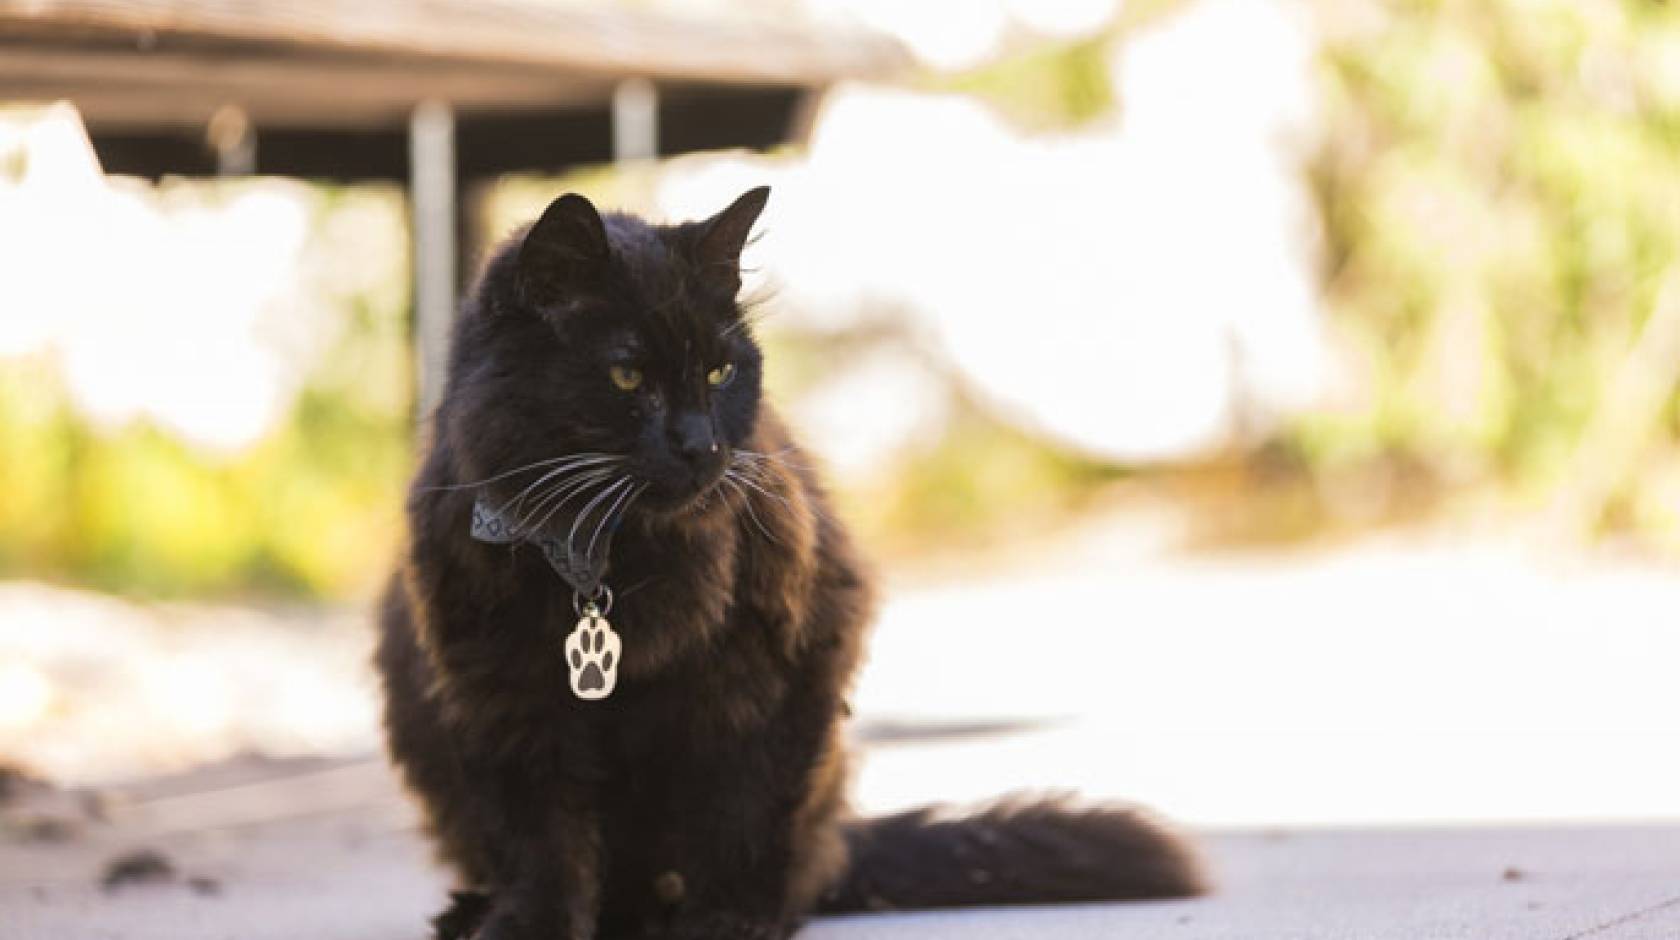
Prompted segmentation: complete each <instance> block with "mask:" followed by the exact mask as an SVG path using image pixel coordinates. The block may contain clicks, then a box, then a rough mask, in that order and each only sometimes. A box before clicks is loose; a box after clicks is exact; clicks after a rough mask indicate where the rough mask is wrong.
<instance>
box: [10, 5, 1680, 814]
mask: <svg viewBox="0 0 1680 940" xmlns="http://www.w3.org/2000/svg"><path fill="white" fill-rule="evenodd" d="M109 6H110V5H103V6H102V5H100V4H92V3H87V4H84V3H77V2H60V0H53V2H37V3H21V4H14V3H0V41H3V51H0V62H7V61H8V60H9V63H10V64H9V65H8V64H0V99H4V100H7V101H9V103H5V104H3V105H0V577H3V579H4V580H3V581H0V763H4V764H6V765H8V766H10V767H12V768H13V769H15V770H17V771H20V772H23V773H25V774H28V775H31V776H36V777H40V778H43V779H45V780H48V781H51V782H53V783H56V784H60V785H65V786H95V787H112V786H116V787H120V786H123V785H132V784H133V783H134V782H135V781H142V780H145V779H147V778H152V777H155V776H157V775H160V774H171V773H176V772H180V771H185V770H188V769H191V768H196V767H201V766H204V765H207V764H217V763H220V762H227V761H230V760H235V761H237V760H245V761H253V760H272V759H279V758H308V759H311V760H316V759H330V760H331V761H332V762H334V763H332V764H331V766H332V767H335V768H339V769H338V770H335V771H334V773H339V774H341V775H340V776H335V777H332V778H331V779H332V780H334V781H338V783H339V784H342V783H343V781H344V780H345V779H348V778H346V777H344V776H342V773H343V768H351V769H352V771H354V768H357V767H366V768H373V769H371V770H367V771H366V774H368V775H379V774H382V773H383V771H382V770H380V769H378V768H379V767H380V766H381V765H380V763H379V757H378V752H379V747H380V743H379V734H378V727H377V716H378V702H377V692H376V687H375V685H374V683H373V681H372V678H371V674H370V670H369V668H368V665H367V662H366V658H367V653H368V650H369V648H370V642H371V626H370V617H369V613H370V607H371V599H372V597H373V595H374V592H375V591H376V590H377V589H378V587H379V585H380V582H381V579H382V578H383V577H384V575H385V573H386V572H387V570H388V568H389V566H390V564H391V561H392V559H393V558H394V556H395V554H396V552H397V550H398V546H399V543H400V540H401V537H402V518H401V502H402V494H403V488H404V485H405V483H406V479H407V477H408V475H409V473H410V471H411V468H412V466H413V463H414V460H415V458H416V448H417V442H416V433H415V429H416V422H417V415H418V414H420V413H422V412H423V411H424V408H425V407H426V404H427V396H428V395H429V394H431V393H432V392H433V391H434V390H435V384H434V382H435V368H434V367H431V366H428V363H435V362H436V361H437V358H436V357H437V355H438V350H439V348H440V347H439V346H438V337H439V336H440V335H441V334H440V324H442V323H444V322H446V320H447V315H448V314H447V311H448V310H449V309H450V302H451V297H452V296H453V294H454V292H455V290H456V289H457V287H458V285H459V282H460V281H463V280H466V279H470V277H471V274H472V272H473V269H474V265H475V264H476V261H477V259H478V258H480V257H481V255H482V252H483V251H484V250H485V248H486V247H487V246H489V245H492V244H494V243H495V242H496V241H497V240H498V239H499V238H500V237H501V236H502V234H503V233H505V232H507V231H508V230H510V229H511V228H512V227H513V226H515V225H517V224H518V223H520V222H521V221H524V220H526V219H528V218H530V217H532V216H533V215H534V214H535V213H536V212H538V211H540V209H541V208H542V207H543V206H544V205H546V203H547V201H548V200H549V199H551V198H553V197H554V196H555V195H557V194H558V193H560V192H562V191H566V190H578V191H582V192H584V193H586V194H588V195H589V196H590V197H591V198H593V199H595V200H596V201H597V202H598V204H602V205H608V206H619V207H624V208H628V209H632V210H635V211H638V212H644V213H649V214H652V215H654V216H657V217H660V218H666V219H687V218H693V217H698V216H702V215H705V214H709V213H711V212H713V211H716V209H718V208H719V207H721V206H723V205H725V204H727V203H728V202H729V200H730V199H732V198H733V197H734V196H735V195H736V194H738V193H739V192H740V191H741V190H743V189H745V188H748V187H750V186H754V185H759V184H763V183H768V184H770V185H772V186H773V187H774V196H773V198H772V200H771V203H770V207H769V210H768V211H767V212H766V214H765V216H764V221H763V224H762V235H761V237H760V238H759V239H758V241H757V242H756V243H755V244H754V245H753V246H752V247H751V248H750V249H749V253H748V256H747V264H748V265H749V266H750V267H751V268H752V269H753V274H752V277H751V278H750V279H749V284H748V287H747V290H748V292H749V294H751V295H752V296H753V298H754V299H755V301H756V302H758V303H759V304H760V305H761V309H762V311H763V317H762V320H761V321H760V327H759V329H760V332H761V337H762V339H763V340H764V342H765V344H766V346H767V349H768V356H769V368H770V386H771V394H772V396H773V398H774V400H775V401H776V402H777V404H778V406H779V407H780V408H781V409H782V410H783V411H784V413H785V414H787V415H788V416H789V418H790V419H791V421H792V423H793V424H794V426H795V427H796V428H797V430H798V432H799V434H800V435H801V437H802V439H803V441H804V443H805V444H806V446H807V447H808V448H809V449H810V450H811V451H812V452H813V453H814V454H815V455H816V456H817V457H818V458H819V460H820V462H821V464H822V465H823V466H824V467H825V468H826V471H827V474H828V478H829V480H830V481H831V483H832V485H833V487H834V489H835V491H836V493H837V496H838V500H839V503H840V506H841V507H842V510H843V515H844V517H845V519H846V520H847V521H848V522H849V523H850V524H851V526H852V527H853V528H854V529H855V531H856V533H857V534H858V536H859V538H860V539H861V541H862V542H863V543H864V545H865V546H866V547H867V549H868V551H869V553H870V554H871V555H872V556H873V557H874V558H875V559H876V561H877V563H878V566H879V569H880V571H881V572H882V574H883V576H884V578H885V583H886V585H887V595H886V596H887V603H886V607H885V610H884V613H883V615H882V618H881V620H880V623H879V626H878V629H877V632H876V637H875V642H874V647H873V655H872V657H871V660H870V663H869V665H868V667H867V669H866V671H865V674H864V675H863V677H862V680H861V682H860V686H859V688H858V691H857V696H856V700H855V702H854V705H855V708H856V713H857V720H856V722H855V729H854V730H855V732H856V737H857V740H858V744H859V746H860V748H861V750H862V753H863V761H862V765H861V769H860V771H859V776H858V797H857V802H858V803H859V805H860V806H861V807H862V808H864V809H866V810H883V809H889V808H894V807H898V806H902V805H907V804H912V803H919V802H923V801H926V800H929V799H969V798H981V797H985V796H987V795H991V794H995V793H998V792H1001V791H1003V790H1007V789H1012V788H1017V787H1023V786H1031V787H1044V786H1051V787H1069V788H1076V789H1079V790H1081V791H1082V792H1085V793H1087V794H1091V795H1098V796H1117V797H1125V798H1133V799H1138V800H1141V801H1143V802H1146V803H1149V804H1151V805H1153V806H1155V807H1157V808H1159V809H1161V810H1163V811H1165V812H1167V813H1169V814H1171V815H1174V816H1176V817H1178V818H1180V819H1183V820H1186V821H1188V822H1191V823H1194V824H1199V825H1208V826H1244V827H1248V826H1261V827H1263V826H1273V825H1286V824H1287V825H1300V824H1311V825H1319V824H1343V823H1379V824H1394V823H1435V822H1489V821H1512V820H1524V821H1532V820H1557V819H1568V820H1589V819H1600V820H1602V819H1647V818H1661V817H1666V818H1676V817H1680V684H1677V683H1676V682H1675V681H1674V668H1675V664H1676V663H1677V662H1680V630H1677V627H1680V624H1677V623H1676V622H1675V611H1676V610H1680V577H1677V576H1676V575H1677V568H1676V563H1677V562H1680V9H1676V7H1675V6H1674V5H1673V4H1665V3H1659V2H1651V0H1591V2H1583V0H1483V2H1452V0H1439V2H1398V0H1395V2H1379V0H1125V2H1122V0H962V2H949V3H939V4H931V3H904V2H893V0H750V2H745V0H744V2H740V3H725V2H721V0H659V2H637V3H628V2H626V3H623V4H614V3H610V2H605V0H602V2H585V0H550V2H546V3H542V2H536V0H530V2H523V3H514V2H507V3H502V4H495V5H484V6H481V7H480V8H479V11H480V12H479V13H476V14H473V15H472V16H466V15H465V14H463V18H462V19H461V20H459V21H449V20H447V19H445V20H443V21H442V22H439V23H430V22H427V21H425V17H424V16H422V15H421V13H422V12H424V11H428V10H433V11H435V10H436V9H441V7H440V6H439V5H420V6H412V7H411V6H409V5H405V4H376V5H373V6H374V7H377V8H378V11H377V16H378V17H379V19H377V20H376V19H375V18H374V17H375V14H374V13H369V14H367V16H366V17H363V16H360V15H358V14H354V13H345V12H344V11H343V10H341V9H339V7H338V6H335V5H331V4H304V5H303V7H304V8H308V9H305V10H304V12H303V13H297V12H296V11H294V14H295V15H294V16H293V17H291V18H288V17H287V16H284V15H281V14H279V13H277V12H275V9H276V8H277V7H278V6H279V5H277V4H251V5H248V6H249V8H250V9H249V10H244V8H243V7H242V8H241V9H242V10H243V12H238V13H230V12H227V10H226V9H225V8H223V7H218V5H216V4H194V3H188V4H185V5H182V4H175V5H174V6H176V7H181V9H182V10H185V11H186V12H184V13H183V12H181V11H179V10H178V11H177V14H178V17H177V18H176V19H174V20H160V21H159V22H160V23H162V25H157V26H153V25H147V24H146V23H145V22H143V21H141V20H138V19H137V20H134V21H133V22H130V21H123V20H120V17H117V14H115V13H112V12H111V11H110V10H109V9H108V7H109ZM131 6H132V7H134V8H136V9H139V10H140V11H141V12H140V13H136V14H133V15H134V16H137V17H138V16H143V15H144V12H145V8H146V7H147V6H148V4H143V3H142V4H134V5H131ZM442 6H447V4H444V5H442ZM315 7H321V8H322V9H323V10H325V9H329V8H330V9H331V10H333V11H336V12H335V14H334V15H343V16H345V17H347V19H346V20H345V21H343V22H339V21H334V20H331V19H330V18H328V19H327V20H326V21H325V25H322V23H316V22H313V21H309V18H310V17H311V16H313V15H314V13H313V12H311V11H314V8H315ZM195 11H196V12H195ZM315 12H319V11H315ZM198 14H202V15H203V16H204V19H203V21H193V20H192V16H193V15H198ZM113 17H117V18H116V19H113ZM218 17H219V18H218ZM521 17H525V18H526V19H521ZM300 21H308V22H307V23H306V25H307V26H308V27H309V28H305V27H304V26H300V25H299V22H300ZM279 30H293V31H295V32H296V33H297V35H291V36H289V37H288V39H287V41H288V42H289V43H290V45H286V44H282V43H279V42H278V41H277V40H275V39H274V37H273V35H271V34H272V33H273V32H275V31H279ZM265 31H266V32H265ZM417 259H418V261H417ZM357 772H359V771H357ZM356 779H366V780H373V779H374V776H366V777H365V778H363V777H357V778H356ZM383 779H384V778H383V777H382V776H380V777H378V780H380V781H382V780H383ZM335 785H337V784H335ZM357 786H360V785H359V784H358V785H357ZM367 786H368V787H370V788H371V789H370V790H356V788H355V786H352V787H351V789H352V790H355V792H356V793H365V792H380V793H384V792H386V791H385V790H382V789H380V788H381V787H385V786H387V785H386V784H384V783H370V784H367ZM335 792H336V791H335ZM343 798H345V799H349V798H350V797H343ZM356 798H360V797H356Z"/></svg>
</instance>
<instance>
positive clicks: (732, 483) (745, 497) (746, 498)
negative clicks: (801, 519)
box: [723, 472, 782, 545]
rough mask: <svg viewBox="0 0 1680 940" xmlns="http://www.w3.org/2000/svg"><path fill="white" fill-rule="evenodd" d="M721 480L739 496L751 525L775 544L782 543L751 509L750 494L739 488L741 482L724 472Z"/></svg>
mask: <svg viewBox="0 0 1680 940" xmlns="http://www.w3.org/2000/svg"><path fill="white" fill-rule="evenodd" d="M723 482H724V483H727V484H729V487H730V488H731V489H733V490H734V491H735V492H736V493H737V494H738V495H739V496H740V497H741V505H743V506H745V507H746V509H747V518H749V519H751V520H752V523H753V525H755V526H758V531H760V532H763V533H764V537H765V538H767V539H769V540H770V541H771V542H774V543H775V544H777V545H780V544H782V540H781V539H779V538H776V536H774V535H772V534H771V532H770V530H769V529H768V528H767V527H766V526H765V525H764V520H762V519H760V518H758V512H757V511H756V510H754V509H753V505H752V496H750V495H749V494H748V493H747V491H746V490H744V489H742V488H741V484H740V483H738V482H737V481H736V479H735V477H734V476H733V475H732V474H730V473H727V472H726V473H724V475H723Z"/></svg>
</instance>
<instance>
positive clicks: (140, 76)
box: [0, 44, 611, 128]
mask: <svg viewBox="0 0 1680 940" xmlns="http://www.w3.org/2000/svg"><path fill="white" fill-rule="evenodd" d="M610 94H611V83H610V82H608V81H607V80H605V79H602V78H601V77H600V76H597V75H585V74H578V73H569V72H565V71H561V70H556V69H535V68H531V67H527V66H500V65H479V66H472V65H466V64H460V63H435V64H426V63H417V62H414V61H412V60H396V59H389V58H386V59H377V60H371V59H370V60H364V61H346V60H343V59H334V58H328V59H325V60H320V61H311V60H308V59H301V58H299V57H297V56H287V55H274V54H272V53H256V54H253V55H250V56H230V55H227V54H225V53H214V54H210V55H193V54H189V53H186V52H182V51H178V50H176V51H169V52H156V53H138V52H133V51H111V50H83V49H77V48H73V47H64V46H56V45H55V46H47V45H44V44H37V45H28V46H18V45H16V44H13V45H3V44H0V98H4V99H10V100H54V99H58V98H68V99H70V100H73V101H75V102H76V104H77V106H78V107H79V108H80V109H81V111H82V114H83V117H84V119H85V120H86V121H87V122H88V123H89V124H90V125H100V126H104V127H112V128H121V127H131V126H132V127H140V126H158V125H166V126H167V125H179V126H194V125H199V124H202V123H203V122H204V121H205V120H206V119H207V118H208V117H209V115H210V114H212V113H214V112H215V110H216V109H217V108H219V107H221V106H222V105H226V104H234V105H238V106H239V107H241V108H243V109H244V110H245V111H246V113H247V114H249V115H250V116H251V118H252V120H253V121H254V122H255V123H256V124H257V125H258V126H275V125H282V126H311V127H320V126H358V125H366V124H369V123H373V124H388V125H391V126H400V125H402V124H403V123H404V122H406V120H407V117H408V114H409V113H410V112H411V111H412V110H413V108H414V105H415V103H416V102H418V101H422V100H428V99H437V100H446V101H451V102H454V103H455V106H456V107H457V108H458V109H460V110H463V111H467V112H471V111H474V110H497V111H502V110H516V109H549V108H555V107H564V106H568V105H579V104H585V103H592V102H596V101H601V100H604V99H606V98H607V97H608V96H609V95H610Z"/></svg>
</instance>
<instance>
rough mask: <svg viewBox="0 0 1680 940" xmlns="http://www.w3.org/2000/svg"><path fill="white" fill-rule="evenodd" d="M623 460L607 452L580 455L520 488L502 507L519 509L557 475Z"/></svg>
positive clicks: (510, 509)
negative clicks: (536, 490)
mask: <svg viewBox="0 0 1680 940" xmlns="http://www.w3.org/2000/svg"><path fill="white" fill-rule="evenodd" d="M622 460H623V458H622V457H617V456H614V455H611V454H605V455H602V456H599V457H588V458H583V457H580V458H578V459H576V460H574V461H569V462H567V463H564V464H561V465H560V466H558V467H555V468H554V469H552V470H550V471H548V472H547V473H545V474H543V475H542V476H541V477H538V478H537V481H536V482H535V483H532V484H531V485H530V486H527V487H525V488H524V489H523V490H520V491H519V495H517V496H515V497H514V498H513V499H510V500H508V502H507V504H506V505H505V506H503V507H502V508H503V509H505V510H507V511H509V512H517V511H519V506H520V504H521V503H523V502H524V501H525V497H526V496H527V495H529V494H530V492H531V491H532V490H534V489H536V488H538V487H540V486H542V485H543V484H544V483H547V482H548V481H549V480H552V479H554V478H555V477H556V476H563V475H565V474H567V473H569V472H572V471H581V470H584V469H586V468H589V467H598V466H600V465H602V464H608V463H619V462H621V461H622Z"/></svg>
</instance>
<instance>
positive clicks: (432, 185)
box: [408, 101, 456, 424]
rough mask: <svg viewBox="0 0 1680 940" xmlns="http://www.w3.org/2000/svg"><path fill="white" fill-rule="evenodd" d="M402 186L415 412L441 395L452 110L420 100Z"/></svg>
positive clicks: (448, 311)
mask: <svg viewBox="0 0 1680 940" xmlns="http://www.w3.org/2000/svg"><path fill="white" fill-rule="evenodd" d="M408 188H409V199H410V205H411V212H412V220H411V222H410V224H411V225H412V227H413V237H414V259H413V264H414V339H415V366H416V372H417V377H418V395H419V401H418V405H419V417H420V421H421V423H422V424H425V423H426V422H428V421H429V420H430V419H431V416H432V411H433V410H434V409H436V408H437V404H438V402H439V401H440V400H441V399H442V397H443V378H444V373H445V371H446V369H447V366H448V362H449V327H450V324H451V323H452V322H453V321H454V319H455V301H456V298H455V285H456V281H455V263H456V251H455V221H456V220H455V114H454V112H453V111H452V110H451V109H450V107H449V105H448V104H445V103H444V102H441V101H424V102H421V103H420V106H419V107H417V108H415V109H414V115H413V117H412V118H411V119H410V120H409V126H408Z"/></svg>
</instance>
